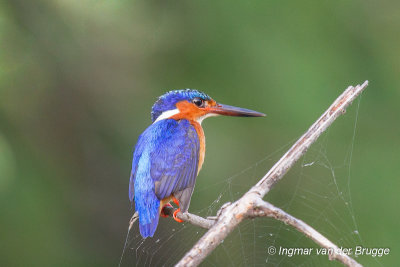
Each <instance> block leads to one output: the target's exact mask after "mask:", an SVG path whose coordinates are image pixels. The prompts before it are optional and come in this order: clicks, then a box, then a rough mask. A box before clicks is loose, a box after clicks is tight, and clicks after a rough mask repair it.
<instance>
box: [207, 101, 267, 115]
mask: <svg viewBox="0 0 400 267" xmlns="http://www.w3.org/2000/svg"><path fill="white" fill-rule="evenodd" d="M210 113H214V114H218V115H225V116H237V117H264V116H266V115H265V114H264V113H261V112H257V111H254V110H250V109H245V108H238V107H233V106H228V105H224V104H217V105H216V106H214V107H211V108H210Z"/></svg>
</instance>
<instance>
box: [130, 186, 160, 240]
mask: <svg viewBox="0 0 400 267" xmlns="http://www.w3.org/2000/svg"><path fill="white" fill-rule="evenodd" d="M138 195H141V194H136V195H135V209H136V211H137V212H138V213H139V230H140V234H141V235H142V237H143V238H146V237H149V236H150V237H153V235H154V232H155V231H156V229H157V225H158V219H159V218H160V213H159V207H160V200H158V198H157V196H156V195H155V194H154V192H153V191H150V192H146V194H143V195H141V197H137V196H138Z"/></svg>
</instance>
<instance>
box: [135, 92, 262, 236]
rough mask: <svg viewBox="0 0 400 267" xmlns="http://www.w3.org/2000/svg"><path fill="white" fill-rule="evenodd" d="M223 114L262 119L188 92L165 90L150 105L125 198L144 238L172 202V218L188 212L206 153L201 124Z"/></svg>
mask: <svg viewBox="0 0 400 267" xmlns="http://www.w3.org/2000/svg"><path fill="white" fill-rule="evenodd" d="M218 115H227V116H241V117H262V116H265V114H263V113H259V112H256V111H253V110H249V109H244V108H238V107H232V106H228V105H223V104H219V103H217V102H215V101H214V100H213V99H212V98H211V97H209V96H208V95H206V94H204V93H202V92H200V91H197V90H192V89H186V90H175V91H170V92H167V93H166V94H164V95H162V96H161V97H159V99H158V100H157V101H156V102H155V104H154V105H153V108H152V112H151V119H152V122H153V123H152V124H151V125H150V126H149V127H148V128H147V129H146V130H145V131H144V132H143V133H142V134H141V135H140V136H139V139H138V141H137V144H136V146H135V151H134V153H133V161H132V171H131V176H130V182H129V199H130V201H131V202H133V201H134V202H135V210H136V211H137V212H138V215H139V229H140V234H141V235H142V237H143V238H146V237H149V236H150V237H153V235H154V232H155V231H156V229H157V225H158V220H159V217H160V215H161V216H164V217H166V215H165V214H163V212H162V208H163V207H164V206H167V205H169V206H170V204H169V203H170V202H171V201H173V202H174V203H175V204H176V205H177V206H178V209H177V210H176V211H175V212H174V216H173V217H174V219H175V220H176V221H178V222H182V221H181V220H180V219H178V218H177V217H176V214H177V213H178V212H179V211H181V212H187V210H188V209H189V204H190V199H191V197H192V193H193V189H194V186H195V182H196V177H197V175H198V173H199V171H200V169H201V167H202V165H203V162H204V155H205V137H204V132H203V128H202V127H201V122H202V121H203V120H204V119H205V118H208V117H211V116H218Z"/></svg>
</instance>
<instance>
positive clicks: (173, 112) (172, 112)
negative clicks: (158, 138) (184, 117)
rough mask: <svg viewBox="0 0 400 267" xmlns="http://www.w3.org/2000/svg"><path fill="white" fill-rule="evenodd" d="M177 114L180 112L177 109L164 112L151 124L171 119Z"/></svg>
mask: <svg viewBox="0 0 400 267" xmlns="http://www.w3.org/2000/svg"><path fill="white" fill-rule="evenodd" d="M179 112H180V111H179V109H177V108H176V109H171V110H167V111H164V112H163V113H161V115H160V116H158V117H157V119H156V120H155V121H154V122H153V123H156V122H158V121H160V120H165V119H169V118H170V117H172V116H174V115H176V114H178V113H179Z"/></svg>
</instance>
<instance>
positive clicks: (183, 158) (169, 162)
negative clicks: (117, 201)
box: [129, 119, 200, 237]
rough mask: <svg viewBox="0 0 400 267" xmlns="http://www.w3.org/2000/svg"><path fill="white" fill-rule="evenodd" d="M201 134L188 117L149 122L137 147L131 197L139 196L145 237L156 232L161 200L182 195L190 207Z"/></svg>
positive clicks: (137, 202)
mask: <svg viewBox="0 0 400 267" xmlns="http://www.w3.org/2000/svg"><path fill="white" fill-rule="evenodd" d="M199 147H200V144H199V138H198V136H197V133H196V130H195V129H194V127H193V126H192V125H191V124H190V122H189V121H187V120H180V121H175V120H173V119H168V120H161V121H159V122H157V123H154V124H152V125H151V126H149V127H148V128H147V129H146V130H145V131H144V132H143V134H142V135H141V136H140V137H139V140H138V143H137V145H136V148H135V152H134V156H133V162H132V171H131V178H130V184H129V198H130V200H131V201H132V200H133V199H134V200H135V209H136V211H138V213H139V227H140V232H141V234H142V236H143V237H147V236H153V234H154V232H155V230H156V228H157V224H158V218H159V205H160V200H162V199H164V198H166V197H169V196H171V195H172V194H174V195H175V197H176V198H178V200H179V202H180V206H181V210H182V211H187V209H188V207H189V204H190V198H191V195H192V192H193V188H194V184H195V179H196V176H197V168H198V166H197V165H198V157H199V149H200V148H199Z"/></svg>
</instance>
